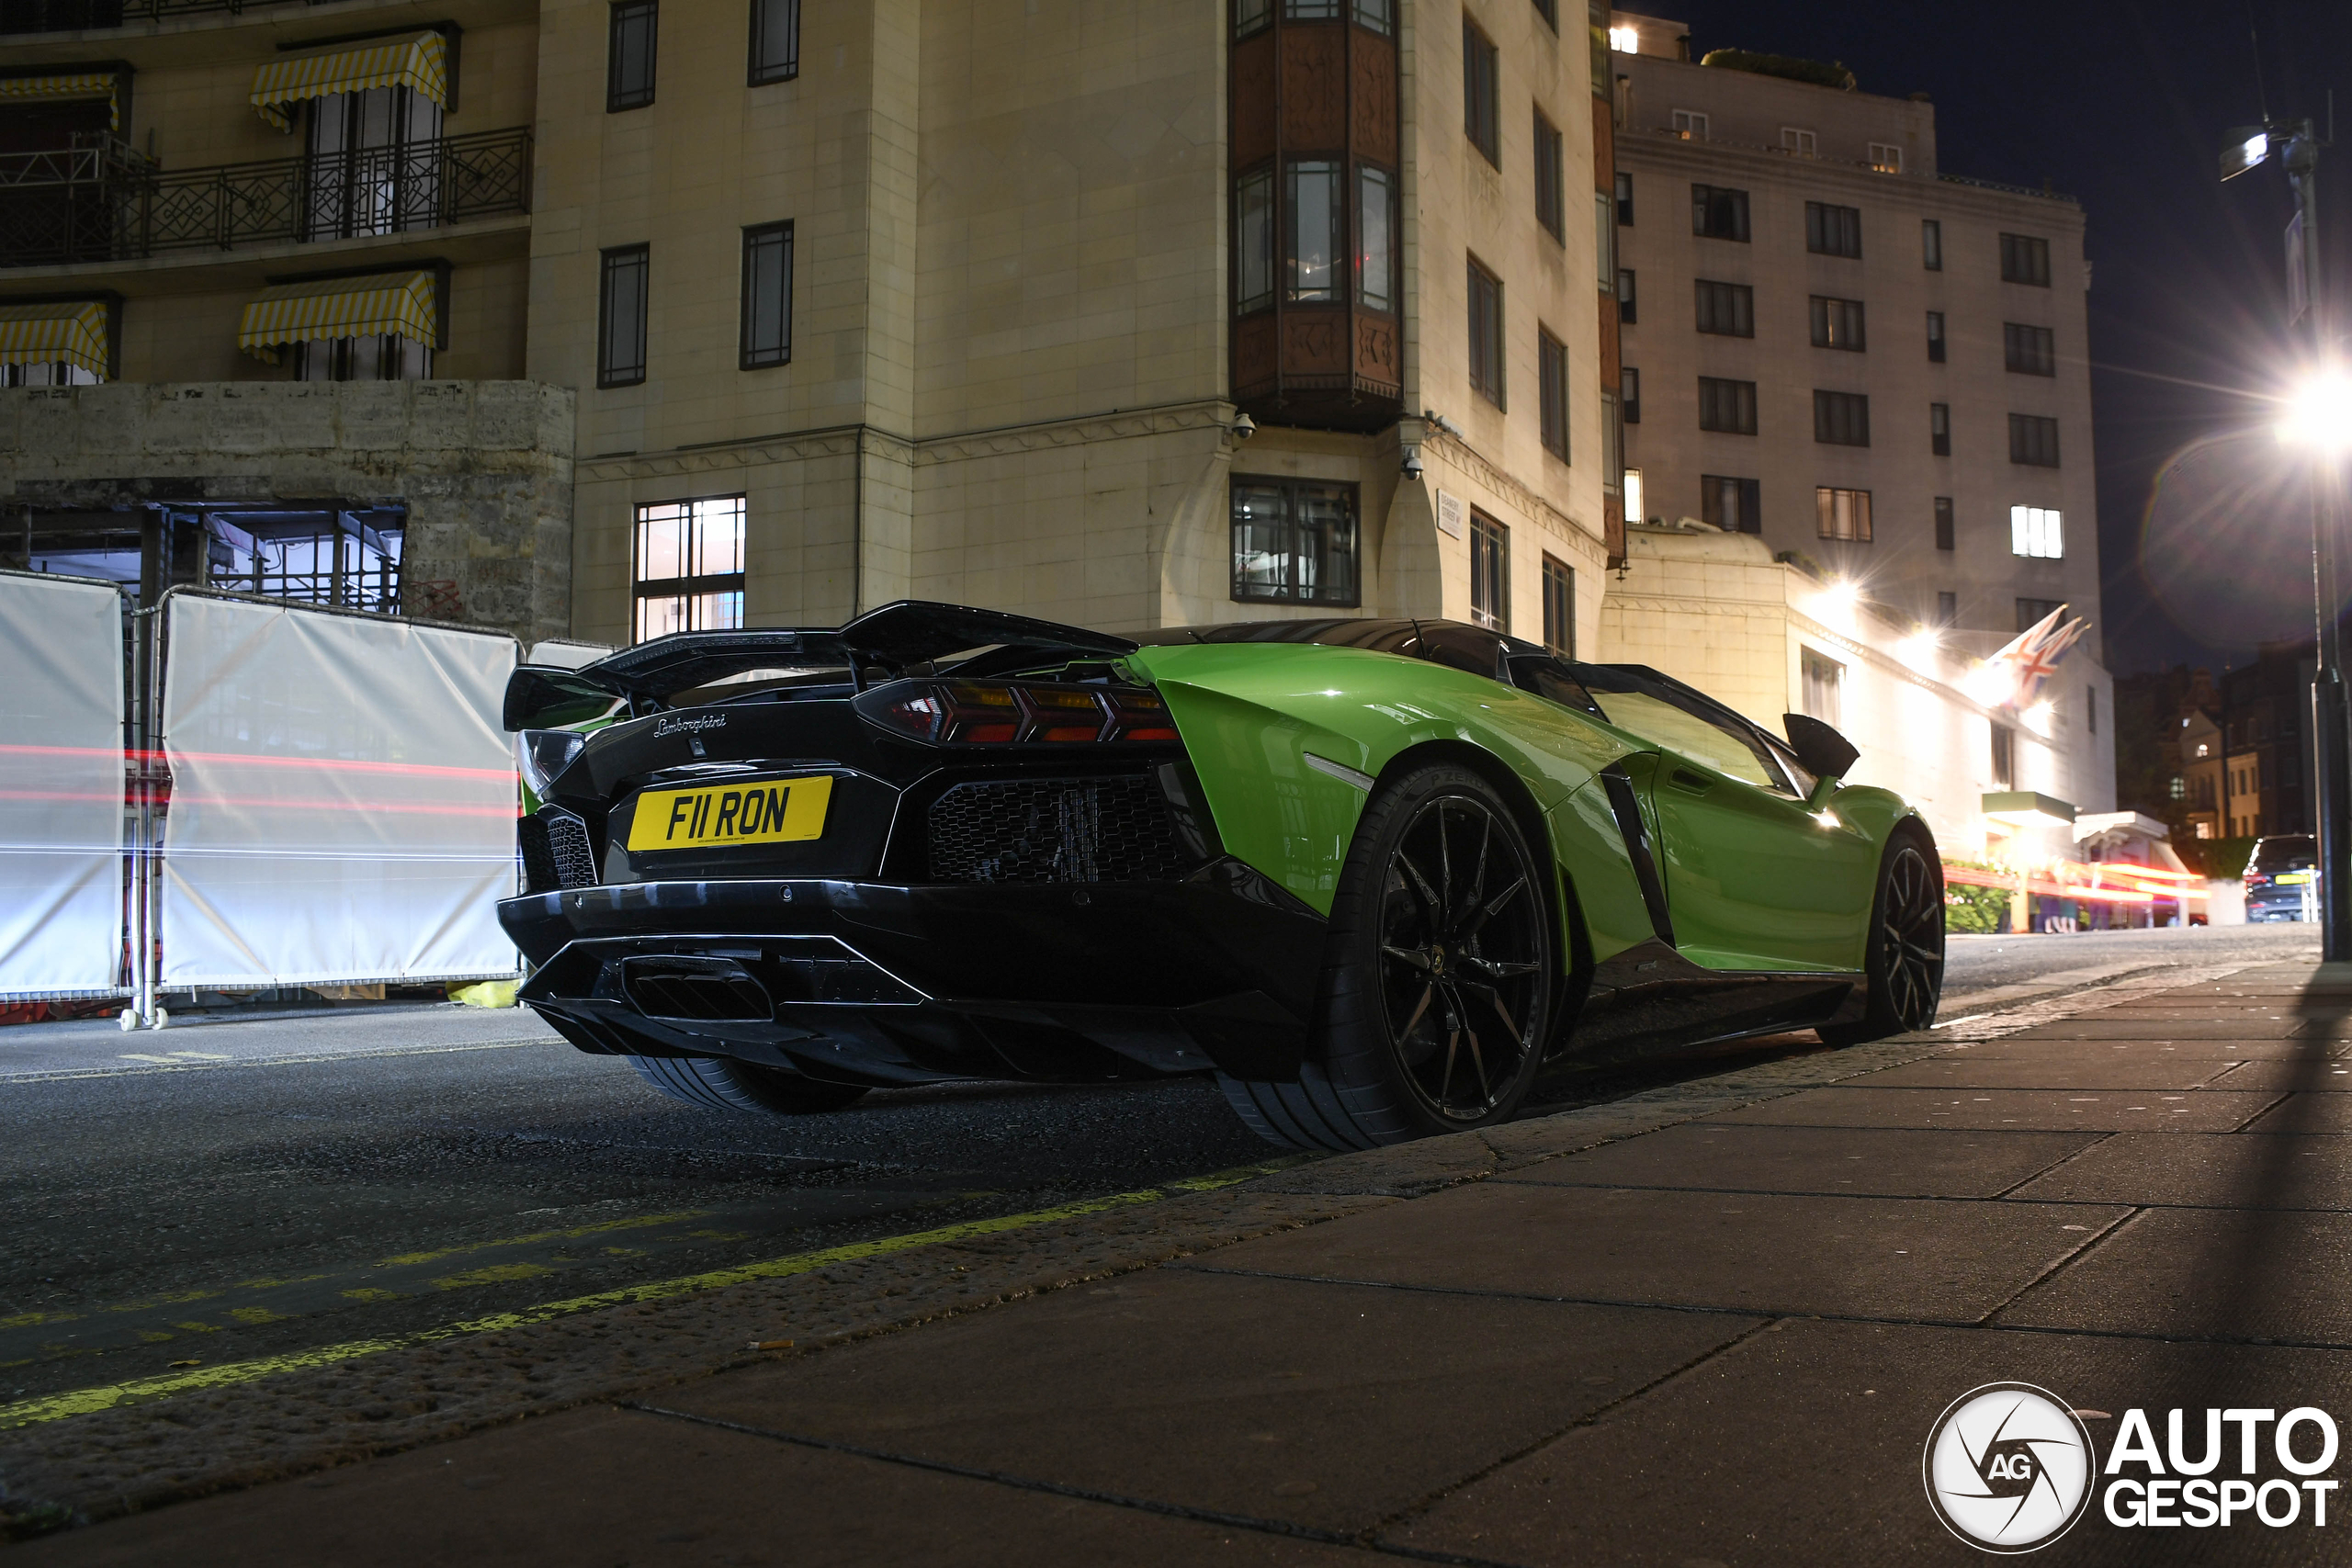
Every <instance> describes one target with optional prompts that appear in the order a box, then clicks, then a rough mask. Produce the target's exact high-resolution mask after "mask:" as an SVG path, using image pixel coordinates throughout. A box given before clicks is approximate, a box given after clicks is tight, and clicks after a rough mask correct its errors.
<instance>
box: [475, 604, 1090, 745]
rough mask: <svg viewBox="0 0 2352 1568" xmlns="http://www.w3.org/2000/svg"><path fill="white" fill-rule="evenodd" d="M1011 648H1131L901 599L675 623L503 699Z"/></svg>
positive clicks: (519, 674)
mask: <svg viewBox="0 0 2352 1568" xmlns="http://www.w3.org/2000/svg"><path fill="white" fill-rule="evenodd" d="M992 647H1002V648H1015V649H1030V650H1035V651H1040V652H1044V651H1050V650H1055V649H1069V650H1070V651H1071V652H1073V653H1094V654H1103V655H1109V656H1114V657H1115V656H1116V655H1119V654H1124V653H1133V652H1134V651H1135V650H1136V644H1135V643H1134V642H1133V641H1132V640H1130V639H1129V638H1126V637H1112V636H1110V635H1108V634H1106V633H1103V632H1093V631H1087V630H1085V629H1083V628H1081V627H1079V626H1060V625H1057V624H1056V623H1055V622H1052V621H1040V620H1035V619H1032V618H1031V617H1029V616H1027V615H1007V614H1006V613H1005V612H1003V611H1001V610H976V609H973V608H971V607H970V606H968V605H963V604H930V603H927V602H925V601H922V600H919V599H902V600H900V601H899V602H898V603H897V604H885V605H883V606H882V607H881V608H880V609H877V610H869V611H867V612H866V613H865V615H860V616H858V617H857V619H855V620H854V621H852V622H850V623H849V624H848V625H847V626H831V627H799V628H791V629H786V628H778V629H775V630H773V631H733V632H673V633H671V634H670V635H669V636H668V637H656V638H654V639H653V640H652V641H651V642H643V643H639V644H638V645H637V646H636V647H635V648H625V649H621V651H620V652H618V653H616V654H612V655H610V656H608V657H606V658H604V659H600V660H596V662H594V664H588V665H583V666H582V667H581V668H579V669H577V670H563V671H557V670H540V669H538V668H537V667H535V666H528V665H526V666H524V667H523V668H522V669H519V670H517V671H515V682H513V683H510V685H509V688H508V699H507V718H508V724H507V728H509V729H514V728H521V726H518V725H517V724H515V722H514V720H515V717H516V716H518V714H519V712H520V711H521V710H524V709H527V708H529V707H532V706H536V705H537V704H536V703H535V702H533V701H530V700H527V699H526V698H525V697H524V694H523V693H522V692H520V691H518V689H517V688H518V687H521V688H529V689H530V690H531V691H532V692H533V693H535V694H536V693H537V692H539V690H540V689H541V688H545V690H546V692H547V693H548V694H551V693H553V692H554V691H557V690H560V689H564V688H571V689H574V690H577V689H579V688H582V687H585V688H588V689H590V690H594V691H601V692H607V693H610V694H612V695H614V696H616V697H626V698H628V699H629V700H630V701H631V702H632V703H639V702H653V703H659V702H661V701H662V699H663V698H664V697H665V696H667V695H668V694H671V693H673V692H683V691H686V690H689V689H691V688H693V687H696V686H704V685H708V684H709V683H710V682H714V681H721V680H725V679H726V678H727V677H728V676H729V675H737V674H741V673H742V672H743V671H747V670H758V669H763V668H766V667H770V666H778V665H784V666H812V667H817V668H822V667H824V666H826V665H831V664H841V665H846V666H849V667H850V668H852V669H854V670H862V669H865V668H867V667H871V666H876V665H878V666H880V667H881V668H883V669H884V670H887V671H889V672H890V673H891V674H892V675H896V674H898V673H899V671H903V670H905V669H906V668H907V667H908V666H910V665H914V664H923V663H928V662H930V661H931V660H936V659H939V658H941V657H943V656H944V655H947V654H950V653H961V652H963V651H965V650H966V649H975V648H992Z"/></svg>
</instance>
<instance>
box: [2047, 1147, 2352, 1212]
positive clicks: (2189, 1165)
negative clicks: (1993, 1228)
mask: <svg viewBox="0 0 2352 1568" xmlns="http://www.w3.org/2000/svg"><path fill="white" fill-rule="evenodd" d="M2009 1195H2010V1196H2011V1197H2014V1198H2023V1199H2028V1200H2030V1201H2035V1202H2043V1203H2137V1204H2146V1205H2151V1206H2155V1205H2165V1206H2171V1207H2177V1208H2209V1209H2250V1208H2288V1209H2320V1210H2327V1209H2352V1139H2346V1137H2345V1135H2344V1134H2340V1133H2322V1134H2292V1133H2276V1134H2268V1133H2260V1132H2254V1133H2118V1134H2115V1135H2114V1136H2112V1137H2110V1138H2107V1139H2105V1140H2103V1141H2101V1142H2099V1143H2098V1144H2097V1145H2094V1146H2092V1147H2090V1148H2088V1149H2086V1150H2085V1151H2084V1152H2083V1153H2081V1154H2079V1155H2077V1156H2075V1157H2074V1158H2073V1159H2070V1160H2068V1161H2066V1162H2065V1163H2064V1165H2061V1166H2058V1167H2056V1168H2053V1169H2052V1170H2050V1171H2049V1172H2047V1173H2046V1174H2044V1175H2041V1176H2039V1177H2036V1178H2035V1179H2033V1180H2031V1181H2029V1182H2027V1183H2026V1184H2025V1185H2024V1186H2022V1187H2020V1188H2018V1189H2017V1190H2016V1191H2014V1192H2012V1193H2011V1194H2009Z"/></svg>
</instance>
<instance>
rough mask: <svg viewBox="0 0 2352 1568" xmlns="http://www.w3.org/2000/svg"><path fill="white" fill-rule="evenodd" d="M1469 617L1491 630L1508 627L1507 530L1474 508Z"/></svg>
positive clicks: (1505, 630)
mask: <svg viewBox="0 0 2352 1568" xmlns="http://www.w3.org/2000/svg"><path fill="white" fill-rule="evenodd" d="M1470 619H1471V620H1472V621H1473V622H1474V623H1475V624H1476V625H1478V626H1485V627H1487V629H1489V630H1491V631H1498V632H1507V631H1509V630H1510V529H1508V528H1506V527H1504V526H1503V525H1501V524H1499V523H1498V522H1496V521H1495V520H1494V519H1493V518H1491V517H1489V516H1487V514H1486V513H1483V512H1480V511H1478V510H1477V509H1476V507H1473V508H1472V509H1471V512H1470Z"/></svg>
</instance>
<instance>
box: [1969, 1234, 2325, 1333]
mask: <svg viewBox="0 0 2352 1568" xmlns="http://www.w3.org/2000/svg"><path fill="white" fill-rule="evenodd" d="M2347 1279H2352V1214H2346V1213H2312V1212H2310V1211H2296V1210H2289V1209H2284V1208H2280V1209H2273V1210H2245V1209H2145V1210H2143V1211H2141V1212H2140V1213H2136V1214H2134V1215H2132V1216H2131V1221H2130V1222H2129V1223H2128V1224H2123V1225H2120V1226H2118V1227H2117V1228H2116V1230H2115V1233H2114V1234H2113V1235H2109V1236H2108V1237H2106V1238H2105V1239H2104V1240H2103V1241H2102V1242H2101V1243H2100V1245H2099V1246H2098V1247H2095V1248H2093V1249H2091V1250H2090V1251H2089V1252H2088V1253H2086V1255H2085V1256H2084V1257H2083V1258H2080V1259H2078V1260H2077V1261H2076V1262H2075V1265H2074V1266H2073V1267H2072V1268H2070V1269H2065V1270H2064V1272H2062V1273H2059V1274H2058V1275H2056V1276H2055V1277H2054V1278H2052V1279H2048V1280H2042V1281H2041V1283H2040V1284H2039V1285H2038V1286H2036V1287H2035V1288H2034V1289H2033V1290H2030V1291H2029V1292H2026V1293H2025V1294H2024V1295H2023V1296H2021V1297H2020V1298H2019V1299H2018V1301H2017V1302H2016V1303H2013V1304H2011V1305H2010V1306H2008V1307H2006V1308H2004V1309H2003V1310H2002V1312H2001V1313H2000V1314H1999V1316H1998V1321H1999V1322H2000V1323H2001V1324H2003V1325H2007V1326H2012V1327H2036V1328H2067V1329H2077V1330H2082V1331H2086V1332H2091V1333H2100V1334H2146V1335H2156V1336H2164V1337H2185V1338H2199V1339H2204V1338H2212V1339H2224V1340H2233V1341H2238V1342H2252V1341H2256V1340H2278V1341H2281V1342H2284V1343H2288V1344H2294V1345H2324V1346H2332V1347H2340V1348H2352V1293H2347V1292H2346V1290H2345V1288H2344V1287H2345V1280H2347Z"/></svg>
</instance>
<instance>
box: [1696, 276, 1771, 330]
mask: <svg viewBox="0 0 2352 1568" xmlns="http://www.w3.org/2000/svg"><path fill="white" fill-rule="evenodd" d="M1692 289H1693V292H1694V293H1695V295H1696V297H1697V299H1698V307H1699V330H1700V331H1701V332H1702V333H1715V334H1716V335H1718V336H1721V337H1754V336H1755V335H1756V290H1755V289H1753V288H1749V287H1748V286H1747V284H1745V283H1717V282H1715V281H1713V279H1711V278H1704V277H1702V278H1700V279H1699V280H1698V281H1697V282H1696V283H1695V284H1694V285H1692Z"/></svg>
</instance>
